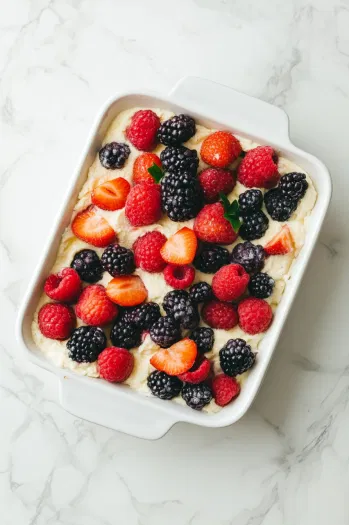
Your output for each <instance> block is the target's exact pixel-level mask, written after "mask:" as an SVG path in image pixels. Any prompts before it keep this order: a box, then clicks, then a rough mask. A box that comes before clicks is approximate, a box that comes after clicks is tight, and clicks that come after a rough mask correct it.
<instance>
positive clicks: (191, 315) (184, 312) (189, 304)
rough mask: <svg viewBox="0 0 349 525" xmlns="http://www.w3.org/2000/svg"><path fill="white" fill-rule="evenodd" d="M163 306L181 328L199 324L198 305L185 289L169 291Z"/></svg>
mask: <svg viewBox="0 0 349 525" xmlns="http://www.w3.org/2000/svg"><path fill="white" fill-rule="evenodd" d="M162 306H163V308H164V310H165V312H166V313H167V315H170V316H171V317H172V318H173V319H174V320H175V322H176V323H178V324H179V325H180V326H181V328H188V329H192V328H195V327H196V326H197V325H198V324H199V321H200V316H199V312H198V309H197V306H196V304H195V303H193V301H192V300H191V299H190V296H189V294H188V292H186V291H185V290H172V291H171V292H168V293H167V294H166V295H165V297H164V301H163V303H162Z"/></svg>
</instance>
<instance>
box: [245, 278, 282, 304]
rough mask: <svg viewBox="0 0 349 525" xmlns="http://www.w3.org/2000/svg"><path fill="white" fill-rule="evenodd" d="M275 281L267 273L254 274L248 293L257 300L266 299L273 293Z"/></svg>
mask: <svg viewBox="0 0 349 525" xmlns="http://www.w3.org/2000/svg"><path fill="white" fill-rule="evenodd" d="M274 285H275V281H274V279H273V278H272V277H270V275H268V274H267V273H256V275H254V276H253V277H252V278H251V280H250V282H249V284H248V291H249V292H250V294H251V295H253V297H258V298H259V299H267V297H270V296H271V294H272V293H273V289H274Z"/></svg>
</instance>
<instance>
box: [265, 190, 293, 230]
mask: <svg viewBox="0 0 349 525" xmlns="http://www.w3.org/2000/svg"><path fill="white" fill-rule="evenodd" d="M264 204H265V207H266V208H267V212H268V213H269V215H270V217H271V218H272V219H274V221H279V222H284V221H287V220H288V219H289V218H290V217H291V215H292V213H293V212H294V211H295V209H296V208H297V201H293V200H291V199H289V198H288V197H286V196H285V195H284V194H283V193H282V191H281V190H279V189H278V188H274V189H273V190H269V191H267V193H266V194H265V195H264Z"/></svg>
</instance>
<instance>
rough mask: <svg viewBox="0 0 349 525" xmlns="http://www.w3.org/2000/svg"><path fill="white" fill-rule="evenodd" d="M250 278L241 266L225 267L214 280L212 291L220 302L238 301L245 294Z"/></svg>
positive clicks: (230, 265)
mask: <svg viewBox="0 0 349 525" xmlns="http://www.w3.org/2000/svg"><path fill="white" fill-rule="evenodd" d="M249 280H250V276H249V275H248V273H247V272H246V270H245V269H244V267H243V266H240V264H228V265H227V266H223V267H222V268H221V269H220V270H218V272H217V273H216V274H215V276H214V277H213V280H212V290H213V293H214V294H215V296H216V297H217V299H219V300H220V301H226V302H230V301H236V300H237V299H238V298H239V297H241V296H242V294H243V293H245V290H246V287H247V285H248V282H249Z"/></svg>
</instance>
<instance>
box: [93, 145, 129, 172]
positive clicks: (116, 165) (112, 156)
mask: <svg viewBox="0 0 349 525" xmlns="http://www.w3.org/2000/svg"><path fill="white" fill-rule="evenodd" d="M130 153H131V150H130V148H129V146H128V145H127V144H121V143H120V142H110V143H109V144H106V145H105V146H103V148H102V149H101V150H99V160H100V161H101V164H102V166H103V167H104V168H107V170H115V169H120V168H122V167H123V165H124V164H125V162H126V160H127V159H128V156H129V154H130Z"/></svg>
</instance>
